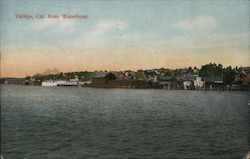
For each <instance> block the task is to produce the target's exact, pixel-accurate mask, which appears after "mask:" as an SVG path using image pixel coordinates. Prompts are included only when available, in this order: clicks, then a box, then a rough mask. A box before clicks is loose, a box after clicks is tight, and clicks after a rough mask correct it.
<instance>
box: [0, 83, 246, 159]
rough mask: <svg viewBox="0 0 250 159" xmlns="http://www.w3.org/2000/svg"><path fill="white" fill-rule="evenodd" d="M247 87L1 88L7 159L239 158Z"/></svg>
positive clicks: (3, 144) (3, 148)
mask: <svg viewBox="0 0 250 159" xmlns="http://www.w3.org/2000/svg"><path fill="white" fill-rule="evenodd" d="M248 101H249V93H248V92H216V91H213V92H209V91H206V92H204V91H167V90H153V89H95V88H78V87H53V88H48V87H35V86H19V85H2V86H1V138H2V140H1V152H2V153H3V155H4V157H5V159H83V158H89V159H92V158H93V159H94V158H98V159H99V158H100V159H112V158H115V159H116V158H118V159H119V158H120V159H125V158H126V159H129V158H171V159H172V158H176V159H178V158H182V159H185V158H199V159H203V158H211V159H216V158H218V159H223V158H227V159H230V158H232V159H235V158H242V156H243V155H244V154H245V153H246V152H247V150H248V148H249V147H248V144H249V106H248V104H247V103H248Z"/></svg>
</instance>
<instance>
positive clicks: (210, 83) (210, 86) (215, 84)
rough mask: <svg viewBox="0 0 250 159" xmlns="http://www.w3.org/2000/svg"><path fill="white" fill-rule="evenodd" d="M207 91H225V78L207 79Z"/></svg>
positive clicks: (205, 79)
mask: <svg viewBox="0 0 250 159" xmlns="http://www.w3.org/2000/svg"><path fill="white" fill-rule="evenodd" d="M204 81H205V86H204V87H205V89H207V90H223V77H205V78H204Z"/></svg>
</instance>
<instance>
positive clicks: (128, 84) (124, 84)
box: [106, 79, 149, 88]
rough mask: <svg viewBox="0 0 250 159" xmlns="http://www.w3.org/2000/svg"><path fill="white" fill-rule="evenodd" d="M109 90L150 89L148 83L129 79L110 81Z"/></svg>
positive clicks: (108, 82) (108, 83)
mask: <svg viewBox="0 0 250 159" xmlns="http://www.w3.org/2000/svg"><path fill="white" fill-rule="evenodd" d="M106 87H107V88H148V87H149V83H148V82H147V81H142V80H136V79H128V80H109V81H107V85H106Z"/></svg>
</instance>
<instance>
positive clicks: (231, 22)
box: [0, 0, 250, 77]
mask: <svg viewBox="0 0 250 159" xmlns="http://www.w3.org/2000/svg"><path fill="white" fill-rule="evenodd" d="M249 9H250V1H248V0H235V1H234V0H213V1H206V0H202V1H198V0H186V1H184V0H176V1H174V0H156V1H149V0H145V1H143V0H135V1H132V0H129V1H124V0H110V1H108V2H106V1H102V0H94V1H78V0H73V1H69V0H57V1H47V0H44V1H27V0H16V1H15V0H13V1H9V0H1V1H0V15H1V16H0V24H1V32H0V35H1V45H0V49H1V77H24V76H26V75H34V74H36V73H42V72H44V71H46V70H47V69H52V68H57V69H58V70H59V71H62V72H68V71H85V70H87V71H94V70H128V69H130V70H138V69H152V68H161V67H164V68H170V69H174V68H184V67H188V66H191V67H194V66H196V67H201V65H204V64H207V63H210V62H212V63H214V62H215V63H221V64H223V65H224V66H229V65H231V66H250V53H249V48H250V44H249V43H250V36H249V35H250V33H249V27H250V10H249ZM17 14H28V15H32V16H33V19H25V18H17V17H16V15H17ZM37 14H39V15H44V17H45V18H42V19H39V18H36V15H37ZM62 14H69V15H87V17H88V18H87V19H63V18H62V16H61V15H62ZM48 15H59V19H50V18H48Z"/></svg>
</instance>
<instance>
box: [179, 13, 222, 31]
mask: <svg viewBox="0 0 250 159" xmlns="http://www.w3.org/2000/svg"><path fill="white" fill-rule="evenodd" d="M217 25H218V22H217V21H216V19H215V18H214V17H212V16H209V15H207V16H199V17H196V18H192V19H186V20H183V21H180V22H178V23H176V24H175V25H174V26H175V27H176V28H178V29H180V30H197V29H198V30H204V29H211V28H215V27H216V26H217Z"/></svg>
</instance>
